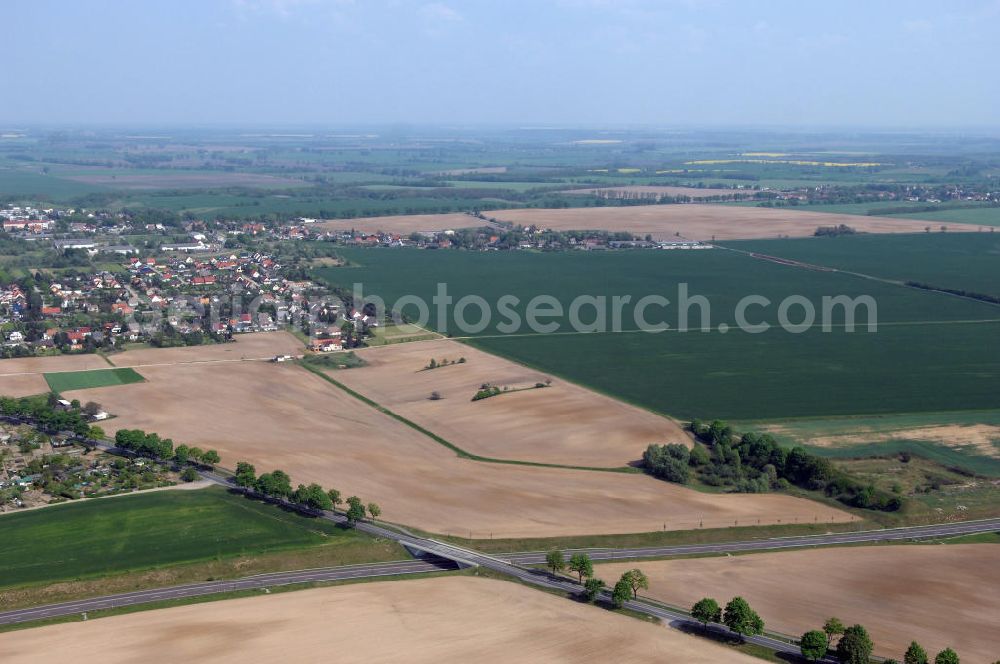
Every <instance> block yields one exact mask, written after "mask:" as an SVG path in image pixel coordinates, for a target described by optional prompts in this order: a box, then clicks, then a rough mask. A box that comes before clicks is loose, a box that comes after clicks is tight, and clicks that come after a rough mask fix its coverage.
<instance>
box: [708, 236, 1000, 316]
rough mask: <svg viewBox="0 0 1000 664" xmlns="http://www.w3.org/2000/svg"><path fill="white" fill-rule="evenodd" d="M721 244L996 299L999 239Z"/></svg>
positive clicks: (999, 278)
mask: <svg viewBox="0 0 1000 664" xmlns="http://www.w3.org/2000/svg"><path fill="white" fill-rule="evenodd" d="M725 244H726V246H729V247H733V248H734V249H741V250H744V251H755V252H760V253H765V254H769V255H772V256H781V257H782V258H791V259H794V260H797V261H803V262H805V263H813V264H816V265H825V266H829V267H835V268H838V269H841V270H849V271H851V272H859V273H862V274H870V275H873V276H876V277H882V278H884V279H893V280H897V281H920V282H924V283H930V284H934V285H935V286H943V287H945V288H955V289H964V290H967V291H973V292H977V293H986V294H989V295H1000V233H989V232H985V233H922V234H918V235H843V236H840V237H833V238H801V239H788V240H746V241H741V242H726V243H725ZM998 311H1000V310H998Z"/></svg>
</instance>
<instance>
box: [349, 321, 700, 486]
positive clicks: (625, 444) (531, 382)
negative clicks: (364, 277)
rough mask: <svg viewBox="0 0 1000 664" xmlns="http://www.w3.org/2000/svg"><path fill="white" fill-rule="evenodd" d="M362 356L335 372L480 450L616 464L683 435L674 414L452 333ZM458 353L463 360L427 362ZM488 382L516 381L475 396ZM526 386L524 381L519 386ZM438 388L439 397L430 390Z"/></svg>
mask: <svg viewBox="0 0 1000 664" xmlns="http://www.w3.org/2000/svg"><path fill="white" fill-rule="evenodd" d="M357 355H358V357H361V358H362V359H364V360H365V361H366V362H367V363H368V364H367V366H364V367H361V368H358V369H351V370H349V371H335V372H334V373H333V374H331V375H332V376H333V377H334V378H335V379H336V380H338V381H340V382H342V383H344V384H345V385H347V386H348V387H350V388H351V389H353V390H356V391H358V392H360V393H362V394H364V395H365V396H367V397H368V398H370V399H372V400H373V401H375V402H377V403H379V404H381V405H383V406H385V407H387V408H389V409H390V410H392V411H393V412H396V413H399V414H400V415H402V416H404V417H406V418H408V419H410V420H412V421H414V422H416V423H417V424H419V425H421V426H423V427H424V428H426V429H429V430H431V431H433V432H435V433H436V434H438V435H439V436H441V437H443V438H445V439H446V440H448V441H450V442H451V443H454V444H455V445H457V446H459V447H461V448H462V449H464V450H466V451H467V452H470V453H473V454H477V455H480V456H486V457H493V458H502V459H518V460H527V461H537V462H542V463H554V464H562V465H572V466H599V467H608V468H614V467H621V466H625V465H626V464H629V463H631V462H633V461H636V460H639V459H641V458H642V452H643V450H644V449H646V446H648V445H649V444H651V443H668V442H670V443H685V444H687V443H688V442H689V439H688V436H687V435H686V434H685V433H684V431H683V430H682V429H681V428H680V426H679V425H678V424H677V423H676V422H674V421H673V420H670V419H667V418H665V417H662V416H660V415H656V414H653V413H650V412H649V411H645V410H642V409H640V408H636V407H634V406H630V405H628V404H625V403H623V402H621V401H616V400H614V399H611V398H609V397H606V396H603V395H600V394H597V393H596V392H593V391H591V390H587V389H584V388H582V387H579V386H577V385H574V384H573V383H569V382H567V381H564V380H553V381H551V384H550V385H548V386H547V387H541V388H535V387H534V386H535V385H538V384H542V385H546V381H549V380H551V379H550V378H549V377H548V376H547V375H546V374H544V373H540V372H538V371H535V370H533V369H528V368H526V367H523V366H521V365H519V364H515V363H514V362H510V361H508V360H505V359H502V358H499V357H497V356H495V355H490V354H489V353H485V352H483V351H480V350H476V349H475V348H472V347H470V346H466V345H464V344H460V343H458V342H455V341H449V340H444V339H442V340H438V341H433V342H421V343H409V344H397V345H393V346H384V347H381V348H371V349H364V350H361V351H357ZM459 358H464V359H465V360H466V361H465V362H464V363H462V364H449V365H447V366H439V367H438V368H436V369H426V368H425V367H426V366H427V365H428V364H429V362H430V360H431V359H434V360H435V361H436V362H442V361H445V360H450V361H452V362H457V361H458V360H459ZM485 383H489V384H491V385H497V386H499V387H501V388H503V387H504V386H506V387H510V388H511V389H517V390H520V391H516V392H510V393H507V394H499V395H497V396H495V397H491V398H489V399H483V400H481V401H472V400H471V399H472V397H473V395H475V394H476V393H477V391H479V389H480V387H481V386H482V385H483V384H485ZM523 388H527V389H523ZM433 392H436V393H437V394H438V395H439V396H440V397H441V398H440V399H437V400H432V399H430V395H431V394H432V393H433Z"/></svg>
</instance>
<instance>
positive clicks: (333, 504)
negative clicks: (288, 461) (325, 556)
mask: <svg viewBox="0 0 1000 664" xmlns="http://www.w3.org/2000/svg"><path fill="white" fill-rule="evenodd" d="M233 479H234V481H235V482H236V484H237V485H239V486H241V487H243V488H245V489H248V490H250V491H253V492H255V493H258V494H261V495H264V496H267V497H269V498H275V499H278V500H284V501H288V502H290V503H293V504H295V505H300V506H302V507H305V508H307V509H310V510H318V511H329V510H334V511H335V510H338V509H339V508H340V505H342V504H344V502H345V501H344V499H343V497H342V496H341V493H340V491H338V490H337V489H330V490H324V489H323V487H321V486H320V485H319V484H315V483H313V484H308V485H306V484H300V485H299V486H298V488H296V489H294V490H293V489H292V480H291V478H290V477H289V476H288V473H286V472H285V471H283V470H274V471H271V472H269V473H261V474H260V475H259V476H258V475H257V469H256V468H255V467H254V466H253V464H250V463H247V462H246V461H240V462H238V463H237V464H236V474H235V476H234V478H233ZM346 504H347V508H346V509H345V510H344V515H345V516H346V517H347V520H348V521H349V522H350V523H352V524H354V523H357V522H359V521H364V520H365V519H366V518H368V517H369V516H370V517H371V518H372V519H373V520H374V519H378V518H379V517H380V516H382V508H381V507H379V505H378V503H368V504H367V505H365V504H364V503H363V502H362V501H361V499H360V498H358V497H357V496H350V497H348V498H347V501H346Z"/></svg>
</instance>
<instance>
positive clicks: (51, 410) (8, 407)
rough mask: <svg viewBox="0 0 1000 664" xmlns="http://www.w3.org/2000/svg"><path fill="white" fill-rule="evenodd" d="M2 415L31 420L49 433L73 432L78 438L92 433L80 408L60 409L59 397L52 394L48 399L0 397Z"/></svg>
mask: <svg viewBox="0 0 1000 664" xmlns="http://www.w3.org/2000/svg"><path fill="white" fill-rule="evenodd" d="M77 406H79V402H77ZM0 413H2V414H4V415H6V416H7V417H21V418H24V419H28V420H31V421H32V422H34V423H35V426H37V427H38V428H39V429H41V430H42V431H47V432H49V433H58V432H60V431H72V432H73V433H74V434H75V435H77V436H87V435H89V434H90V431H91V427H90V424H89V423H88V422H87V417H86V415H85V414H84V413H83V412H82V411H81V410H80V408H79V407H76V408H73V407H71V408H70V409H69V410H65V409H63V408H60V407H59V405H58V397H56V396H55V394H52V393H50V394H49V396H48V397H23V398H21V399H14V398H12V397H0Z"/></svg>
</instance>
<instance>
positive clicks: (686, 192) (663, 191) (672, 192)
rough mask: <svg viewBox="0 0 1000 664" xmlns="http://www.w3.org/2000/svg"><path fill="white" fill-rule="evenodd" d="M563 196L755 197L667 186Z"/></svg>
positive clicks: (738, 191) (744, 191)
mask: <svg viewBox="0 0 1000 664" xmlns="http://www.w3.org/2000/svg"><path fill="white" fill-rule="evenodd" d="M560 193H563V194H580V195H584V196H586V195H595V194H596V195H599V196H605V197H607V198H621V197H624V196H627V197H634V196H638V197H640V198H641V197H643V196H650V197H653V196H690V197H691V198H709V197H712V196H737V195H740V196H747V197H750V196H753V194H754V191H753V190H751V189H724V188H708V187H669V186H665V185H630V186H623V187H590V188H588V189H567V190H566V191H563V192H560Z"/></svg>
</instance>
